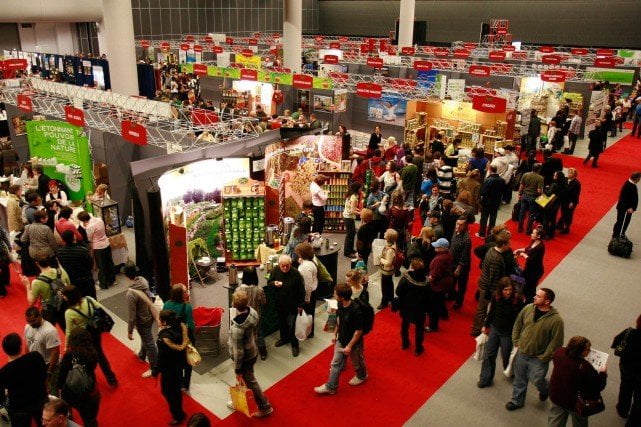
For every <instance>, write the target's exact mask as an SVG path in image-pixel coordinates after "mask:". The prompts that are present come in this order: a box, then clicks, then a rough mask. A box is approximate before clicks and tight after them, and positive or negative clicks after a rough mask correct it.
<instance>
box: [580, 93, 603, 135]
mask: <svg viewBox="0 0 641 427" xmlns="http://www.w3.org/2000/svg"><path fill="white" fill-rule="evenodd" d="M607 95H608V92H607V91H603V90H597V91H592V95H591V96H590V107H589V108H588V117H587V119H586V120H585V132H586V133H587V132H590V131H591V130H594V127H595V123H596V122H597V120H600V119H601V117H602V116H603V108H604V107H605V105H606V101H607V99H608V96H607Z"/></svg>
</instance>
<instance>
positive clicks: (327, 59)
mask: <svg viewBox="0 0 641 427" xmlns="http://www.w3.org/2000/svg"><path fill="white" fill-rule="evenodd" d="M323 62H324V63H325V64H338V56H336V55H325V56H324V57H323Z"/></svg>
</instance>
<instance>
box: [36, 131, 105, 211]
mask: <svg viewBox="0 0 641 427" xmlns="http://www.w3.org/2000/svg"><path fill="white" fill-rule="evenodd" d="M27 138H28V140H29V153H30V155H31V161H32V162H34V163H38V164H41V165H43V166H44V172H45V174H47V175H49V177H50V178H51V179H57V180H59V181H61V182H63V183H64V184H65V185H66V186H67V188H68V190H69V192H68V194H67V196H68V197H69V199H70V200H73V201H82V200H84V199H85V197H86V195H87V193H89V192H91V191H93V185H94V182H93V167H92V161H91V152H90V150H89V140H88V138H87V135H86V134H85V133H84V131H83V129H82V128H80V127H77V126H73V125H70V124H69V123H66V122H59V121H35V120H32V121H29V122H27Z"/></svg>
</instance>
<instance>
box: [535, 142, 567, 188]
mask: <svg viewBox="0 0 641 427" xmlns="http://www.w3.org/2000/svg"><path fill="white" fill-rule="evenodd" d="M561 171H563V160H561V159H559V158H558V157H553V156H552V151H550V150H543V163H542V164H541V172H540V173H541V176H543V186H548V185H550V184H552V178H553V177H554V172H561Z"/></svg>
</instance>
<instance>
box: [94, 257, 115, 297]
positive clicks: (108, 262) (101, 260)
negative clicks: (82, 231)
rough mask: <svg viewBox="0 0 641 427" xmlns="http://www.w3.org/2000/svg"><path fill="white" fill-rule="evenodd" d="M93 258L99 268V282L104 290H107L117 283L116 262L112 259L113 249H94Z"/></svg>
mask: <svg viewBox="0 0 641 427" xmlns="http://www.w3.org/2000/svg"><path fill="white" fill-rule="evenodd" d="M93 256H94V258H95V259H96V265H97V267H98V281H99V282H100V287H101V288H102V289H107V288H108V287H109V286H111V285H113V284H114V283H115V282H116V273H115V271H114V262H113V258H111V248H110V247H106V248H104V249H94V250H93Z"/></svg>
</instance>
